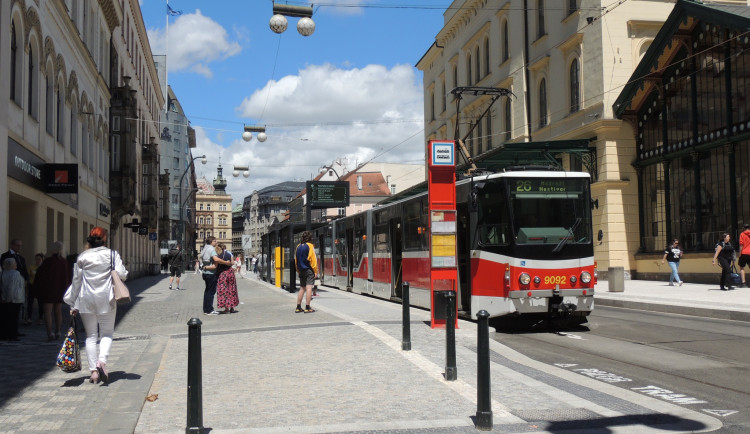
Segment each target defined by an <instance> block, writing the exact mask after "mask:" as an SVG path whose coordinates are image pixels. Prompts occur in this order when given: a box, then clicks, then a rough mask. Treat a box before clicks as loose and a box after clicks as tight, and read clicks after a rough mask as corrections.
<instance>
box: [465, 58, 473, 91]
mask: <svg viewBox="0 0 750 434" xmlns="http://www.w3.org/2000/svg"><path fill="white" fill-rule="evenodd" d="M471 77H472V75H471V53H467V54H466V84H467V85H469V86H471V85H472V82H471Z"/></svg>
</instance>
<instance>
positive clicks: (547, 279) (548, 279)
mask: <svg viewBox="0 0 750 434" xmlns="http://www.w3.org/2000/svg"><path fill="white" fill-rule="evenodd" d="M566 282H567V279H566V277H565V276H544V283H545V284H547V285H565V283H566Z"/></svg>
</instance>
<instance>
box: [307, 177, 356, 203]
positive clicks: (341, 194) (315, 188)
mask: <svg viewBox="0 0 750 434" xmlns="http://www.w3.org/2000/svg"><path fill="white" fill-rule="evenodd" d="M306 187H307V192H308V194H309V200H310V207H311V208H344V207H347V206H349V183H348V182H346V181H307V184H306Z"/></svg>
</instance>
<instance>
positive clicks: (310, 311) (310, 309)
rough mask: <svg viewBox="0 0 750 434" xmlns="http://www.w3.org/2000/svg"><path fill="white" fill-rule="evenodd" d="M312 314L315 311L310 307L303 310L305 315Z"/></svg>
mask: <svg viewBox="0 0 750 434" xmlns="http://www.w3.org/2000/svg"><path fill="white" fill-rule="evenodd" d="M313 312H315V309H313V308H311V307H308V308H305V313H313Z"/></svg>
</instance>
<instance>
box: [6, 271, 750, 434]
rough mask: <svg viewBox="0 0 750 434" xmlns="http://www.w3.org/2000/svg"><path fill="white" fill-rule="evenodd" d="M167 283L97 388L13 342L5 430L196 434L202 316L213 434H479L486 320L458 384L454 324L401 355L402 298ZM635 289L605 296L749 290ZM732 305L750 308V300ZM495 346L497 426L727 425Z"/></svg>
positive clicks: (128, 329) (417, 317) (122, 328)
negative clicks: (220, 302)
mask: <svg viewBox="0 0 750 434" xmlns="http://www.w3.org/2000/svg"><path fill="white" fill-rule="evenodd" d="M167 282H168V279H165V278H164V277H163V276H156V277H148V278H142V279H138V280H137V281H134V282H129V287H130V289H131V292H132V293H133V294H134V295H135V297H134V303H132V304H131V305H130V306H129V307H128V308H127V309H121V311H120V312H118V317H121V318H120V319H119V320H118V324H117V328H116V331H115V342H114V344H113V347H112V354H111V356H110V361H109V367H110V371H111V372H110V376H111V383H110V384H109V385H108V386H100V385H92V384H89V383H88V382H87V381H85V380H86V379H87V377H88V373H87V372H85V371H84V372H79V373H75V374H66V373H63V372H61V371H59V370H58V369H57V368H55V367H54V358H55V355H56V353H57V350H58V348H59V344H57V343H54V344H47V343H42V342H43V341H44V337H45V336H46V334H45V332H44V327H43V326H36V325H34V326H28V327H24V329H23V330H24V331H25V332H27V336H26V337H24V340H23V341H21V342H19V343H8V342H3V343H0V351H2V353H3V357H2V358H0V369H2V371H0V372H3V374H2V376H3V380H2V382H3V386H4V387H3V388H2V391H0V424H2V427H3V430H4V431H8V432H22V433H27V432H29V433H30V432H56V431H66V432H90V433H100V432H105V431H107V432H116V433H130V432H138V433H154V432H159V433H161V432H164V433H178V432H180V433H183V432H185V428H186V423H187V414H186V408H187V405H186V396H187V347H188V339H187V333H188V328H187V325H186V324H187V322H188V320H189V319H190V318H192V317H196V318H198V319H200V320H201V322H202V327H201V334H202V342H201V345H202V363H203V369H202V376H203V383H202V386H203V426H204V427H205V428H206V431H207V432H208V431H209V429H210V431H215V432H217V433H222V432H259V433H264V432H268V433H275V432H364V431H383V432H399V431H402V432H446V433H457V432H465V433H473V432H476V431H477V430H476V428H475V427H474V421H473V417H474V415H475V413H476V411H477V407H476V397H477V392H476V388H477V384H476V365H477V361H476V358H477V356H476V346H477V343H476V340H477V339H476V334H477V333H476V325H475V324H474V323H472V322H467V321H463V320H461V321H460V324H459V329H457V330H456V358H457V372H458V380H457V381H452V382H449V381H446V380H445V379H444V377H443V373H444V371H445V353H446V350H445V330H441V329H431V328H430V326H429V312H427V311H423V310H420V309H411V310H410V312H411V342H412V350H411V351H402V350H401V334H402V325H401V306H400V305H398V304H394V303H390V302H386V301H382V300H378V299H373V298H369V297H365V296H360V295H355V294H350V293H346V292H343V291H339V290H335V289H323V290H321V291H320V294H321V295H320V297H315V298H314V301H313V307H314V308H315V309H317V312H315V313H311V314H304V313H298V314H296V313H294V305H295V296H294V295H293V294H289V293H288V292H286V291H283V290H281V289H278V288H275V287H273V286H271V285H269V284H267V283H265V282H261V281H258V280H255V279H254V278H253V279H251V280H238V284H239V292H240V301H241V302H242V303H243V304H241V305H240V306H239V307H238V310H239V312H238V313H236V314H230V315H218V316H205V315H202V314H201V300H202V295H203V282H202V280H201V279H200V276H198V275H193V274H188V275H184V276H183V281H182V285H181V286H182V287H183V288H186V289H187V290H185V291H169V290H168V289H167V284H168V283H167ZM633 282H634V281H629V282H626V289H625V292H624V293H608V292H607V291H606V288H607V286H606V282H601V283H600V284H599V285H598V286H597V297H598V298H599V299H600V302H599V303H600V304H605V303H607V302H613V303H614V302H623V303H624V302H630V300H629V299H628V298H627V297H630V298H632V299H634V300H640V301H638V302H642V300H644V299H645V298H646V297H650V298H649V300H648V301H649V302H650V303H656V302H657V300H659V299H661V300H669V299H670V298H672V297H670V295H672V293H671V292H670V293H667V292H666V291H674V292H675V293H677V291H680V292H679V293H680V294H694V295H690V296H691V297H695V303H697V304H700V305H702V304H708V303H710V304H711V305H712V306H714V307H713V308H714V309H716V310H719V309H721V307H722V306H720V304H726V303H728V301H729V299H728V298H727V297H736V296H739V295H742V296H744V294H739V293H740V292H741V291H750V290H737V291H733V292H721V291H718V290H717V291H707V289H708V287H707V286H706V285H703V286H704V287H705V288H704V289H702V290H701V289H699V288H698V287H696V288H691V285H689V284H685V285H683V286H682V287H667V286H660V284H659V283H658V282H651V283H650V284H640V283H635V284H634V283H633ZM657 292H658V293H666V295H665V296H662V297H661V298H660V297H657V296H656V294H655V293H657ZM706 292H708V293H709V294H708V295H706V294H704V293H706ZM701 294H702V296H707V297H709V296H710V297H711V299H706V300H703V299H701V298H700V297H701ZM618 297H619V298H618ZM739 298H742V297H739ZM745 298H746V297H745ZM729 304H730V305H731V307H732V308H733V309H736V306H738V305H742V306H744V308H747V307H748V303H747V302H744V300H739V299H738V301H737V302H734V301H732V303H729ZM37 335H38V336H37ZM84 352H85V348H82V353H84ZM490 352H491V381H492V384H491V391H492V398H493V401H492V411H493V421H494V429H493V431H494V432H545V431H562V430H571V431H575V432H582V431H586V430H591V431H599V432H602V431H606V432H618V433H620V432H633V433H635V432H643V431H644V430H648V431H651V432H653V431H660V430H662V431H670V432H696V431H711V430H715V429H718V428H720V427H721V422H720V421H718V420H717V419H715V418H713V417H711V416H709V415H707V414H705V413H700V412H697V411H692V410H691V409H690V408H688V407H686V406H678V405H674V404H670V403H667V402H665V401H662V400H659V399H656V398H652V397H649V396H645V395H643V394H639V393H636V392H633V391H630V390H627V389H623V388H619V387H616V386H613V385H611V384H608V383H604V382H600V381H597V380H595V379H592V378H589V377H586V376H583V375H580V374H577V373H574V372H572V371H570V370H565V369H562V368H558V367H556V366H551V365H546V364H542V363H539V362H536V361H534V360H531V359H529V358H527V357H525V356H523V355H521V354H519V353H516V352H514V351H512V350H510V349H509V348H507V347H505V346H503V345H502V344H500V343H498V342H495V341H493V340H490ZM84 357H85V355H84ZM6 385H7V386H8V387H5V386H6ZM147 396H150V397H151V398H152V399H154V400H153V401H147V400H145V398H146V397H147Z"/></svg>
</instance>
